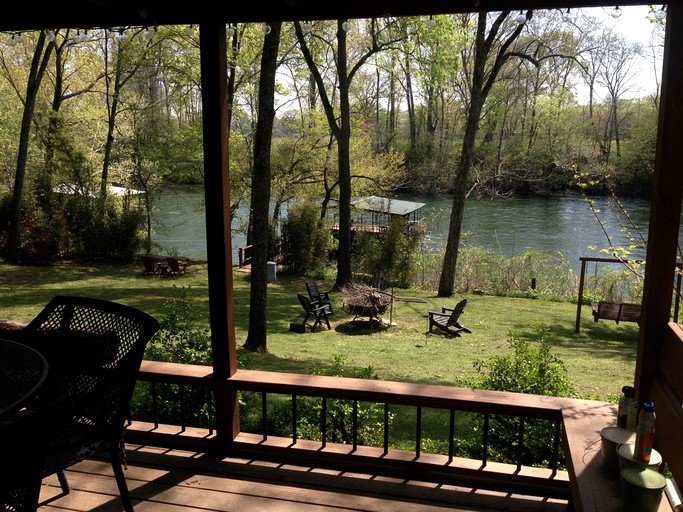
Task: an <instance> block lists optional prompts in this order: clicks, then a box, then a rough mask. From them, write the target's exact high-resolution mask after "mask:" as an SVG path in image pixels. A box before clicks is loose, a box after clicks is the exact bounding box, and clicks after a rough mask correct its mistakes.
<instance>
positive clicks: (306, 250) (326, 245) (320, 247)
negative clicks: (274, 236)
mask: <svg viewBox="0 0 683 512" xmlns="http://www.w3.org/2000/svg"><path fill="white" fill-rule="evenodd" d="M331 238H332V235H331V230H330V228H329V226H327V225H326V224H325V222H324V221H323V220H322V219H320V210H319V209H318V208H317V206H316V205H315V204H314V203H313V202H311V201H301V202H298V203H297V204H295V205H293V206H292V207H291V208H290V209H289V214H288V217H287V219H286V220H285V221H284V222H283V225H282V254H283V263H284V265H285V267H286V268H287V269H288V270H290V271H291V272H293V273H295V274H299V275H306V274H309V273H311V272H314V271H316V270H319V269H320V268H322V267H323V266H324V265H325V262H326V261H327V258H328V254H329V251H330V248H331V246H332V240H331Z"/></svg>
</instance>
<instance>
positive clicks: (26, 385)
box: [0, 339, 48, 418]
mask: <svg viewBox="0 0 683 512" xmlns="http://www.w3.org/2000/svg"><path fill="white" fill-rule="evenodd" d="M47 371H48V366H47V361H46V360H45V357H43V355H42V354H41V353H40V352H38V351H37V350H35V349H33V348H31V347H29V346H27V345H24V344H22V343H18V342H16V341H10V340H4V339H0V418H2V417H3V416H5V415H7V414H10V413H12V412H14V411H16V410H18V409H20V408H21V406H22V405H23V404H24V403H25V402H26V401H27V400H29V399H30V398H31V397H32V396H33V395H34V394H35V393H36V391H37V390H38V389H39V388H40V386H41V385H42V384H43V382H44V381H45V378H46V377H47Z"/></svg>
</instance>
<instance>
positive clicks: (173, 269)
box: [166, 256, 187, 276]
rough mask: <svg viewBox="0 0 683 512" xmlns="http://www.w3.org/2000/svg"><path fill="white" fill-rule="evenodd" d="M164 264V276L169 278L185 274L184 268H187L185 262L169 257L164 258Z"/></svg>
mask: <svg viewBox="0 0 683 512" xmlns="http://www.w3.org/2000/svg"><path fill="white" fill-rule="evenodd" d="M166 263H167V264H168V269H167V270H166V274H168V275H170V276H179V275H181V274H184V273H185V268H186V267H187V262H186V261H183V260H179V259H178V258H173V257H172V256H169V257H168V258H166Z"/></svg>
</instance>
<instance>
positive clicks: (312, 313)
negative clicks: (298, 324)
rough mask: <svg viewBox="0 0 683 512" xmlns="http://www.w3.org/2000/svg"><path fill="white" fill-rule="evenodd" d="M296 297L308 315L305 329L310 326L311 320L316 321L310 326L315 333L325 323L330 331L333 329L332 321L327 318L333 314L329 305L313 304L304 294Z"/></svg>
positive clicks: (304, 323) (305, 320)
mask: <svg viewBox="0 0 683 512" xmlns="http://www.w3.org/2000/svg"><path fill="white" fill-rule="evenodd" d="M296 296H297V297H298V299H299V303H300V304H301V307H303V308H304V311H305V313H306V316H304V321H303V325H304V328H305V327H306V325H308V324H307V322H308V320H309V319H315V320H314V322H313V324H311V325H310V328H311V331H315V330H316V328H317V327H318V326H322V324H323V322H325V324H326V325H327V328H328V329H331V328H332V326H331V325H330V320H329V319H328V318H327V317H328V316H330V315H331V314H332V309H331V308H330V306H329V305H328V304H321V303H319V302H313V301H311V299H309V298H308V297H307V296H306V295H304V294H303V293H297V294H296Z"/></svg>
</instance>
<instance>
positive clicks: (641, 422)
mask: <svg viewBox="0 0 683 512" xmlns="http://www.w3.org/2000/svg"><path fill="white" fill-rule="evenodd" d="M655 418H656V416H655V404H654V402H649V401H648V402H645V403H644V404H643V407H642V408H641V410H640V415H639V416H638V426H637V427H636V447H635V453H634V454H633V458H634V459H635V460H637V461H640V462H644V463H645V464H647V463H649V462H650V455H651V454H652V448H653V447H654V442H655Z"/></svg>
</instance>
